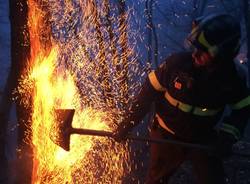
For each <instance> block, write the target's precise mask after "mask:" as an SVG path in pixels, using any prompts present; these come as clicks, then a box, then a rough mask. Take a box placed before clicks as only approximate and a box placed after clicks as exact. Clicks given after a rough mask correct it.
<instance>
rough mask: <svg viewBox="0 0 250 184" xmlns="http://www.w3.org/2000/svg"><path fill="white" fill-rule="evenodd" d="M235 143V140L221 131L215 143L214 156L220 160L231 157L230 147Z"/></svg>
mask: <svg viewBox="0 0 250 184" xmlns="http://www.w3.org/2000/svg"><path fill="white" fill-rule="evenodd" d="M236 142H237V139H236V138H235V137H234V136H233V135H232V134H230V133H228V132H225V131H222V130H221V131H220V132H219V133H218V135H217V140H216V143H215V155H216V156H218V157H220V158H226V157H229V156H231V154H232V146H233V144H234V143H236Z"/></svg>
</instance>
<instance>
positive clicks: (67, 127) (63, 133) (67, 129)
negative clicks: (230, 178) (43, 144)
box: [51, 109, 211, 151]
mask: <svg viewBox="0 0 250 184" xmlns="http://www.w3.org/2000/svg"><path fill="white" fill-rule="evenodd" d="M74 113H75V110H74V109H58V110H56V114H57V121H58V125H57V128H58V131H57V132H53V133H54V134H55V135H54V136H52V137H51V140H52V141H53V142H54V143H55V144H57V145H58V146H60V147H62V148H63V149H64V150H66V151H69V150H70V135H71V134H81V135H93V136H104V137H111V138H112V137H114V134H113V133H112V132H107V131H99V130H90V129H79V128H73V127H72V120H73V116H74ZM126 138H127V139H130V140H135V141H143V142H151V143H158V144H175V145H179V146H182V147H188V148H194V149H200V150H206V151H211V148H210V147H208V146H204V145H199V144H192V143H186V142H180V141H175V140H169V139H152V138H147V137H139V136H135V135H128V136H127V137H126Z"/></svg>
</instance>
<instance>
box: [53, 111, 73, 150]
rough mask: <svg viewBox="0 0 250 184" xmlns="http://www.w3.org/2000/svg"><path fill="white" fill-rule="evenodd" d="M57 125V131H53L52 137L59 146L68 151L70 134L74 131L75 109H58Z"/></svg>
mask: <svg viewBox="0 0 250 184" xmlns="http://www.w3.org/2000/svg"><path fill="white" fill-rule="evenodd" d="M55 113H56V123H57V124H56V125H55V127H56V128H55V130H56V131H55V130H53V131H55V132H52V133H51V135H50V139H51V140H52V141H53V142H54V143H55V144H56V145H58V146H60V147H61V148H63V149H64V150H66V151H69V150H70V135H71V133H72V129H73V128H72V121H73V117H74V113H75V110H74V109H56V110H55Z"/></svg>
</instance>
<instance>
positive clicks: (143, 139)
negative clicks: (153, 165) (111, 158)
mask: <svg viewBox="0 0 250 184" xmlns="http://www.w3.org/2000/svg"><path fill="white" fill-rule="evenodd" d="M72 133H73V134H82V135H93V136H102V137H111V138H113V137H114V134H113V133H112V132H108V131H102V130H91V129H79V128H73V129H72ZM126 138H127V139H129V140H134V141H141V142H149V143H156V144H174V145H178V146H182V147H188V148H194V149H200V150H206V151H210V150H212V149H211V148H210V147H209V146H204V145H199V144H192V143H186V142H181V141H176V140H171V139H153V138H147V137H141V136H135V135H131V134H129V135H127V136H126Z"/></svg>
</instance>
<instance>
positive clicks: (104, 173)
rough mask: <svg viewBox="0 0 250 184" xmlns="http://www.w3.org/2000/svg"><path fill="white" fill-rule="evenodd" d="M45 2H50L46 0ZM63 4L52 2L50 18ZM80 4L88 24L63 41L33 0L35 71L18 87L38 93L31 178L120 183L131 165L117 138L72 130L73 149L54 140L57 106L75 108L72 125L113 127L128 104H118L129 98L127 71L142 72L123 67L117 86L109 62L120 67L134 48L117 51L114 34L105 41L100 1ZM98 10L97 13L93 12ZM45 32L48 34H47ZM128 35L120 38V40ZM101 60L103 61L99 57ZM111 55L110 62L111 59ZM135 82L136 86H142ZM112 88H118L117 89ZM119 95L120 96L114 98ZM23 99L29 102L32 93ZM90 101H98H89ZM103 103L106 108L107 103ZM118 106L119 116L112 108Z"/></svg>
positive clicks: (35, 180)
mask: <svg viewBox="0 0 250 184" xmlns="http://www.w3.org/2000/svg"><path fill="white" fill-rule="evenodd" d="M45 3H47V4H48V2H47V1H45ZM59 4H60V3H59V2H57V1H55V2H54V4H50V5H51V6H50V9H49V8H48V10H50V13H51V17H50V21H51V22H52V21H53V20H54V19H56V18H55V17H53V11H54V12H55V11H59V10H57V9H58V8H59ZM79 7H80V9H82V12H84V13H83V14H82V16H83V17H82V20H85V21H87V23H86V24H84V26H85V27H81V29H82V31H81V32H80V33H79V34H78V37H76V36H74V35H73V36H72V37H70V39H69V40H68V42H63V43H60V42H58V41H55V40H53V39H52V38H51V37H52V36H51V35H50V34H51V33H49V31H48V30H49V28H47V27H46V26H45V24H44V22H45V20H47V19H48V17H47V16H48V15H47V14H46V12H45V11H44V10H42V9H41V7H40V6H39V4H37V3H36V1H34V0H29V31H30V44H31V57H30V60H29V71H30V72H28V73H29V74H28V77H26V78H25V79H24V81H23V82H22V84H23V86H22V87H20V88H19V92H20V93H26V91H29V92H30V93H32V98H33V102H32V107H33V112H32V144H33V145H32V146H33V150H34V160H33V165H34V167H33V177H32V183H50V184H53V183H55V184H57V183H84V184H85V183H86V184H88V183H120V182H121V179H122V176H123V175H124V174H126V172H128V171H129V170H130V167H129V154H128V151H127V149H126V146H124V145H121V144H117V143H114V142H113V141H112V140H109V139H106V138H95V137H91V136H79V135H72V136H71V144H70V147H71V148H70V152H66V151H64V150H63V149H61V148H60V147H58V146H57V145H55V144H54V143H53V142H52V141H51V140H50V135H51V133H53V131H54V128H53V127H54V126H55V125H56V123H57V122H56V119H55V117H56V115H55V114H54V109H57V108H61V109H67V108H68V109H69V108H70V109H72V108H73V109H75V110H76V114H75V116H74V119H73V127H77V128H89V129H95V130H107V131H112V130H113V129H114V127H115V125H114V123H113V121H115V120H117V119H120V118H121V117H120V116H121V115H122V114H123V109H119V107H117V103H118V104H119V101H120V103H123V104H126V103H127V102H128V101H129V99H128V98H130V97H129V96H127V93H128V91H127V90H128V84H126V83H124V80H123V76H124V73H126V74H127V75H128V76H127V77H128V78H129V77H130V76H129V75H131V76H132V75H133V72H134V73H137V75H140V72H139V69H138V66H137V65H136V64H133V67H132V68H133V72H132V73H131V74H129V73H127V72H124V71H123V70H120V71H119V72H117V74H115V75H114V76H113V80H112V86H113V89H111V87H110V85H109V84H108V81H109V80H108V77H111V76H110V75H112V71H109V69H108V68H107V67H108V66H109V67H114V68H121V62H119V61H122V60H127V58H126V59H124V58H122V57H129V56H130V57H131V58H132V55H133V53H132V49H129V48H128V52H127V53H126V54H124V55H120V56H118V53H119V49H118V50H116V51H114V49H115V47H114V45H113V47H112V49H113V50H112V51H110V48H109V46H110V44H115V40H114V38H112V39H113V40H111V41H110V42H106V41H105V40H103V39H102V38H101V37H102V32H100V29H101V28H100V27H98V26H100V24H99V23H98V19H97V17H95V16H97V13H98V11H99V10H98V9H96V8H97V6H96V5H95V4H94V3H93V2H92V1H87V3H86V2H84V1H80V4H79ZM84 10H86V11H84ZM87 10H88V11H87ZM73 11H74V7H73V5H72V3H70V2H69V1H66V2H65V12H66V14H67V13H69V12H70V14H74V12H73ZM93 11H94V12H95V13H94V15H92V14H91V13H90V12H93ZM67 18H68V17H67ZM70 19H72V17H71V18H70ZM92 21H94V23H93V22H92ZM71 23H72V22H71ZM91 23H92V24H95V26H94V28H95V29H97V30H99V32H98V31H97V33H95V32H94V33H93V26H92V24H91ZM61 24H65V22H62V23H61ZM122 28H123V29H125V28H126V29H127V27H126V26H120V29H122ZM119 31H121V32H122V31H126V30H119ZM44 32H45V33H44ZM41 35H42V38H41ZM44 35H46V36H47V37H46V38H45V39H44ZM114 35H115V34H114ZM114 35H113V36H114ZM93 37H98V38H99V42H100V44H99V45H100V46H99V47H97V46H96V45H97V44H96V40H94V39H93ZM110 37H111V36H110ZM110 39H111V38H110ZM123 39H126V38H123ZM123 41H124V40H121V39H120V38H119V44H122V42H123ZM90 49H92V52H94V53H95V54H94V57H93V56H92V55H93V54H92V55H91V54H88V53H87V51H88V50H90ZM65 50H66V51H68V52H65ZM107 51H109V52H112V53H115V54H114V55H110V53H106V52H107ZM63 54H66V55H67V60H68V61H71V63H70V64H69V62H67V63H66V65H70V66H71V71H69V67H66V65H65V63H64V64H62V63H63V62H61V61H60V60H61V59H62V57H61V56H62V55H63ZM119 57H120V58H119ZM96 60H97V61H98V62H99V63H98V62H95V61H96ZM107 60H111V62H110V63H106V61H107ZM134 61H135V59H134V58H133V59H131V63H126V66H123V67H124V68H126V69H127V68H128V65H129V64H132V63H133V62H134ZM79 72H80V73H81V75H80V76H79ZM113 74H114V73H113ZM100 78H101V79H103V78H104V80H105V81H104V83H102V81H100ZM79 81H81V82H82V83H83V84H84V87H82V86H81V85H80V87H79V84H78V83H79ZM107 85H108V86H107ZM136 85H139V84H138V83H137V84H136ZM130 87H131V88H132V89H135V88H136V87H138V86H130ZM103 88H105V89H108V92H109V93H106V94H108V96H105V93H102V89H103ZM100 89H101V90H100ZM111 90H113V92H112V93H111ZM82 93H84V95H82ZM103 95H104V96H105V97H107V100H105V101H103V100H102V99H103ZM125 96H126V99H125ZM112 99H113V100H112ZM114 99H118V100H119V101H114ZM23 101H24V102H25V103H30V102H29V101H28V100H27V99H26V100H23ZM89 102H92V103H91V104H94V105H92V106H91V104H90V105H88V104H89ZM103 103H104V105H103ZM104 106H105V107H106V108H103V107H104ZM115 111H116V116H114V114H113V113H114V112H115ZM117 114H118V117H117Z"/></svg>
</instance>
